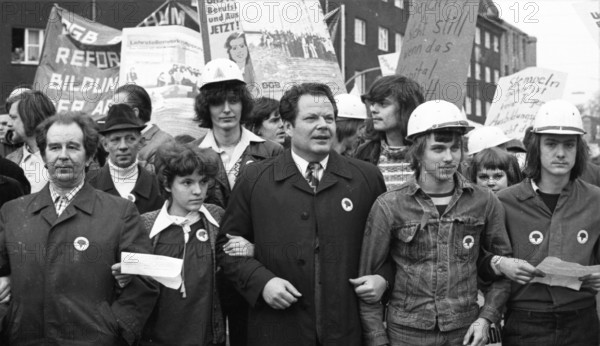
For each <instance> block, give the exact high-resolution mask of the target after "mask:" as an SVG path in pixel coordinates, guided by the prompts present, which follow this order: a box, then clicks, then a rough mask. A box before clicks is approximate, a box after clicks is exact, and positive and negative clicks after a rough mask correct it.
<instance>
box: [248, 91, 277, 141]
mask: <svg viewBox="0 0 600 346" xmlns="http://www.w3.org/2000/svg"><path fill="white" fill-rule="evenodd" d="M273 112H276V114H279V101H277V100H274V99H271V98H268V97H261V98H258V99H256V100H254V107H253V108H252V113H250V115H249V116H248V119H246V128H247V129H248V130H250V131H252V132H253V133H254V134H256V135H258V132H259V130H260V128H261V127H262V123H263V121H265V120H268V119H269V118H270V117H271V113H273Z"/></svg>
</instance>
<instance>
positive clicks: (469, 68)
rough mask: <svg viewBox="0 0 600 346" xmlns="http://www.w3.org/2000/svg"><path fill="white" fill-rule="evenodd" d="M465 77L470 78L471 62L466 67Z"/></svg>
mask: <svg viewBox="0 0 600 346" xmlns="http://www.w3.org/2000/svg"><path fill="white" fill-rule="evenodd" d="M467 78H471V64H469V67H468V68H467Z"/></svg>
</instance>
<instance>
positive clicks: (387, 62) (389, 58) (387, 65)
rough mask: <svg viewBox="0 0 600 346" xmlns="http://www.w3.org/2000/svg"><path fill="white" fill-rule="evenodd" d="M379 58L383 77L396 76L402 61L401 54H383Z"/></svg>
mask: <svg viewBox="0 0 600 346" xmlns="http://www.w3.org/2000/svg"><path fill="white" fill-rule="evenodd" d="M377 57H378V58H379V67H380V68H381V75H382V76H391V75H393V74H396V65H397V64H398V60H399V59H400V52H396V53H390V54H382V55H378V56H377Z"/></svg>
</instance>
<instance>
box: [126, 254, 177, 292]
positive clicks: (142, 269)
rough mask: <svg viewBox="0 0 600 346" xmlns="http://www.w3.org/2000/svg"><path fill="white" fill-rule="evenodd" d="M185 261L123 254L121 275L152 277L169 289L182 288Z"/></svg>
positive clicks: (146, 255) (157, 256) (165, 257)
mask: <svg viewBox="0 0 600 346" xmlns="http://www.w3.org/2000/svg"><path fill="white" fill-rule="evenodd" d="M182 266H183V260H182V259H180V258H173V257H168V256H159V255H150V254H141V253H133V252H123V253H121V273H122V274H135V275H146V276H151V277H152V278H154V280H156V281H158V282H160V283H161V284H163V285H165V286H166V287H168V288H172V289H178V288H179V287H180V286H181V268H182Z"/></svg>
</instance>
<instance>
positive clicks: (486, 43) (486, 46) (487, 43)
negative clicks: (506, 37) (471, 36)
mask: <svg viewBox="0 0 600 346" xmlns="http://www.w3.org/2000/svg"><path fill="white" fill-rule="evenodd" d="M484 46H485V48H487V49H490V48H491V47H492V45H491V44H490V33H489V32H487V31H486V32H485V43H484Z"/></svg>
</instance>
